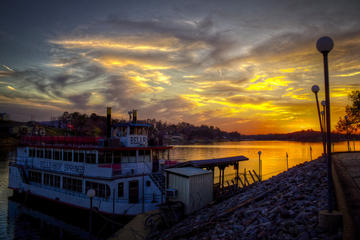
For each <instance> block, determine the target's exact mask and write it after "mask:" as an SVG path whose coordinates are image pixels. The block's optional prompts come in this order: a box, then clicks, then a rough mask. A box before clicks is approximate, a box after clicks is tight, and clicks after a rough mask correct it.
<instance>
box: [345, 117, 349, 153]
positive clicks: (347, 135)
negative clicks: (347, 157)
mask: <svg viewBox="0 0 360 240" xmlns="http://www.w3.org/2000/svg"><path fill="white" fill-rule="evenodd" d="M344 118H345V126H346V137H347V145H348V152H350V142H349V140H350V139H349V137H350V136H349V122H348V116H347V115H345V117H344Z"/></svg>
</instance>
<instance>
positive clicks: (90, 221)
mask: <svg viewBox="0 0 360 240" xmlns="http://www.w3.org/2000/svg"><path fill="white" fill-rule="evenodd" d="M86 195H87V196H88V197H89V198H90V216H89V233H90V239H91V230H92V200H93V198H94V197H95V190H94V189H89V190H88V191H87V193H86Z"/></svg>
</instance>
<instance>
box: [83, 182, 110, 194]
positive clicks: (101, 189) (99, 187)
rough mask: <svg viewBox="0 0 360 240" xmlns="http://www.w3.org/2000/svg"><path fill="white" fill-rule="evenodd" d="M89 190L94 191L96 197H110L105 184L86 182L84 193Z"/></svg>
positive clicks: (108, 189)
mask: <svg viewBox="0 0 360 240" xmlns="http://www.w3.org/2000/svg"><path fill="white" fill-rule="evenodd" d="M89 189H94V190H95V196H97V197H102V198H107V197H109V196H110V188H109V186H108V185H106V184H103V183H97V182H90V181H86V192H87V191H88V190H89Z"/></svg>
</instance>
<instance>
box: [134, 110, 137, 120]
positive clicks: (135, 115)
mask: <svg viewBox="0 0 360 240" xmlns="http://www.w3.org/2000/svg"><path fill="white" fill-rule="evenodd" d="M136 121H137V110H135V109H134V110H133V123H136Z"/></svg>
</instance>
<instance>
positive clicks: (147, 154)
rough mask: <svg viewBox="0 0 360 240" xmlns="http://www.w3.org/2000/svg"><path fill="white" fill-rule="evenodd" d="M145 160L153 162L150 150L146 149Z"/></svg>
mask: <svg viewBox="0 0 360 240" xmlns="http://www.w3.org/2000/svg"><path fill="white" fill-rule="evenodd" d="M144 155H145V156H144V162H151V158H150V150H145V153H144Z"/></svg>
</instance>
